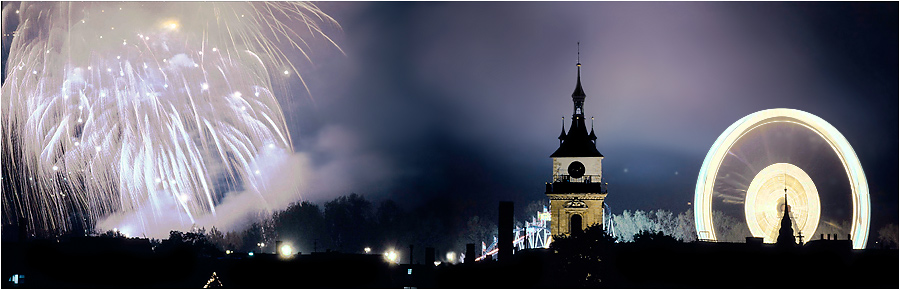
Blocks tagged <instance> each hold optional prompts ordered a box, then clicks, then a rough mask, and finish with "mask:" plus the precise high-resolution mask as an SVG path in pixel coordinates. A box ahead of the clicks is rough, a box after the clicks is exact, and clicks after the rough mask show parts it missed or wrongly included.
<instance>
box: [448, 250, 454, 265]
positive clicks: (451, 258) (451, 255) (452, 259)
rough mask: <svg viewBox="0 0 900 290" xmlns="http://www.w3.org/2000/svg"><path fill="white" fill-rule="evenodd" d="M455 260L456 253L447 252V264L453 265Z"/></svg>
mask: <svg viewBox="0 0 900 290" xmlns="http://www.w3.org/2000/svg"><path fill="white" fill-rule="evenodd" d="M455 260H456V252H453V251H450V252H447V262H450V263H453V262H454V261H455Z"/></svg>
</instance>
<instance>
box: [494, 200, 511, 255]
mask: <svg viewBox="0 0 900 290" xmlns="http://www.w3.org/2000/svg"><path fill="white" fill-rule="evenodd" d="M514 228H515V225H514V224H513V202H511V201H501V202H500V221H499V222H498V223H497V249H498V250H499V251H498V253H497V258H498V260H500V261H501V262H504V263H508V262H509V261H510V260H511V258H512V254H513V252H512V242H513V236H512V235H513V232H512V230H513V229H514Z"/></svg>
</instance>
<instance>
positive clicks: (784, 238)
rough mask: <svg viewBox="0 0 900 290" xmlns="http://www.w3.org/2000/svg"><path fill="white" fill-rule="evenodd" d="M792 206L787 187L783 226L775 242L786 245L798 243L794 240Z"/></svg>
mask: <svg viewBox="0 0 900 290" xmlns="http://www.w3.org/2000/svg"><path fill="white" fill-rule="evenodd" d="M790 213H791V206H790V205H788V199H787V188H785V189H784V215H783V216H782V217H781V228H780V229H778V239H777V240H775V244H776V245H779V246H784V247H790V246H794V245H796V242H795V241H794V228H793V225H792V224H791V215H790Z"/></svg>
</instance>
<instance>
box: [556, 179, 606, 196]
mask: <svg viewBox="0 0 900 290" xmlns="http://www.w3.org/2000/svg"><path fill="white" fill-rule="evenodd" d="M599 181H600V176H599V175H585V176H582V177H578V178H574V177H571V176H569V175H557V176H556V177H555V178H554V179H553V183H547V191H546V194H553V193H607V192H606V184H605V183H602V182H599Z"/></svg>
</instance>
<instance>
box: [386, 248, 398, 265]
mask: <svg viewBox="0 0 900 290" xmlns="http://www.w3.org/2000/svg"><path fill="white" fill-rule="evenodd" d="M384 258H385V260H387V261H388V262H391V263H396V262H397V258H399V257H398V255H397V252H396V251H394V250H390V251H387V252H385V253H384Z"/></svg>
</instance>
